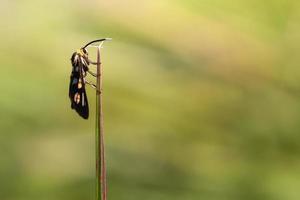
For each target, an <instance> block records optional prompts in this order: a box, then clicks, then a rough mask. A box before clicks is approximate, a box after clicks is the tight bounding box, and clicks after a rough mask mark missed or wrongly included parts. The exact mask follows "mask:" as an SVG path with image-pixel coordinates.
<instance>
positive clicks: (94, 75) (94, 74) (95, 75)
mask: <svg viewBox="0 0 300 200" xmlns="http://www.w3.org/2000/svg"><path fill="white" fill-rule="evenodd" d="M87 72H88V73H89V74H90V75H92V76H93V77H98V74H97V73H94V72H92V71H90V70H88V71H87Z"/></svg>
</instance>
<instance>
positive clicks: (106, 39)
mask: <svg viewBox="0 0 300 200" xmlns="http://www.w3.org/2000/svg"><path fill="white" fill-rule="evenodd" d="M109 40H112V39H111V38H102V39H98V40H93V41H91V42H89V43H87V44H86V45H85V46H84V47H82V49H85V48H87V47H88V46H89V45H91V44H93V43H95V42H103V41H109Z"/></svg>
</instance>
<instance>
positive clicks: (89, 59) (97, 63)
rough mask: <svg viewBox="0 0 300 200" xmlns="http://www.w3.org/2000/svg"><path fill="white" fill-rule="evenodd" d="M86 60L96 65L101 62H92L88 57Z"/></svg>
mask: <svg viewBox="0 0 300 200" xmlns="http://www.w3.org/2000/svg"><path fill="white" fill-rule="evenodd" d="M88 61H89V63H91V64H93V65H98V64H101V62H100V63H97V62H93V61H91V60H90V59H89V58H88Z"/></svg>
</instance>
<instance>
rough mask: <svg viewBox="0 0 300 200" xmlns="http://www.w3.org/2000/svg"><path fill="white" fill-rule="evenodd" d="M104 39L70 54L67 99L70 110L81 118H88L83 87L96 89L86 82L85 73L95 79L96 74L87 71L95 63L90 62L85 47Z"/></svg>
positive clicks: (87, 107)
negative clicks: (69, 102)
mask: <svg viewBox="0 0 300 200" xmlns="http://www.w3.org/2000/svg"><path fill="white" fill-rule="evenodd" d="M104 40H106V39H99V40H94V41H92V42H90V43H88V44H86V45H85V46H84V47H82V48H80V49H78V50H77V51H76V52H74V53H73V54H72V57H71V63H72V72H71V76H70V84H69V98H70V101H71V108H72V109H74V110H75V111H76V112H77V113H78V114H79V115H80V116H81V117H82V118H84V119H88V118H89V104H88V99H87V94H86V89H85V86H86V84H89V85H90V86H92V87H93V88H95V89H96V85H94V84H92V83H90V82H89V81H88V80H86V76H87V73H89V74H90V75H92V76H94V77H97V74H95V73H93V72H91V71H90V69H89V65H90V64H94V65H97V63H95V62H92V61H91V60H90V59H89V58H88V51H87V49H86V48H87V47H88V46H89V45H90V44H92V43H95V42H101V41H104Z"/></svg>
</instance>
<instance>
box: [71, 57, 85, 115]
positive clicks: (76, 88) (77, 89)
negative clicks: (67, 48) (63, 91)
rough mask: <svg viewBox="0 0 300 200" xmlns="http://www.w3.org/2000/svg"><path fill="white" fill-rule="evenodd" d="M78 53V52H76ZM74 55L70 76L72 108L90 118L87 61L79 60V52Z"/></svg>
mask: <svg viewBox="0 0 300 200" xmlns="http://www.w3.org/2000/svg"><path fill="white" fill-rule="evenodd" d="M74 54H76V53H74ZM74 54H73V56H72V58H71V61H72V66H73V70H72V74H71V77H70V85H69V98H70V101H71V108H72V109H75V110H76V112H77V113H78V114H79V115H80V116H81V117H82V118H84V119H88V117H89V105H88V99H87V95H86V90H85V82H84V76H85V70H84V67H87V66H86V65H85V63H82V62H80V61H81V58H79V59H78V60H76V59H77V57H76V56H79V57H80V55H78V54H76V55H74Z"/></svg>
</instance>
